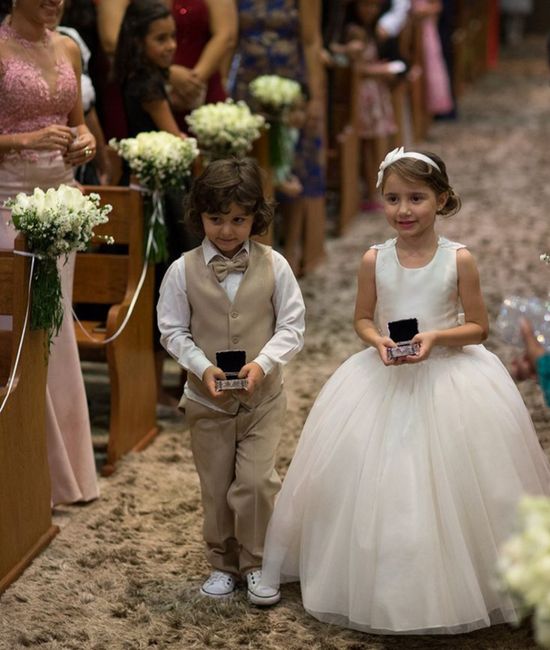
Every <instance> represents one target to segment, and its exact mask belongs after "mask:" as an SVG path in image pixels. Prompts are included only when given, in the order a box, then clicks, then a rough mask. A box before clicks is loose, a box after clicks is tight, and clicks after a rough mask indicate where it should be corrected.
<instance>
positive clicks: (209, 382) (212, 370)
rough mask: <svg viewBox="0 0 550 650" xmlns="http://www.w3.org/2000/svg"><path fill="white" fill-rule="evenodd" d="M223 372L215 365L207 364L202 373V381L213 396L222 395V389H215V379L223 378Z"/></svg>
mask: <svg viewBox="0 0 550 650" xmlns="http://www.w3.org/2000/svg"><path fill="white" fill-rule="evenodd" d="M225 378H226V377H225V372H224V371H223V370H222V369H221V368H217V367H216V366H208V368H207V369H206V370H205V371H204V373H203V375H202V383H203V384H204V386H205V387H206V390H207V391H208V392H209V393H210V395H211V396H212V397H214V398H216V397H220V396H221V395H223V390H216V379H225Z"/></svg>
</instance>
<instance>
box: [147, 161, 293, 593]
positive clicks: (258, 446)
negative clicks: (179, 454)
mask: <svg viewBox="0 0 550 650" xmlns="http://www.w3.org/2000/svg"><path fill="white" fill-rule="evenodd" d="M272 212H273V209H272V206H271V205H270V204H269V202H268V201H266V199H265V197H264V193H263V187H262V177H261V172H260V169H259V167H258V165H257V163H256V162H255V161H254V160H252V159H250V158H245V159H242V160H238V159H236V158H232V159H227V160H217V161H214V162H212V163H210V164H209V165H208V167H207V168H206V170H205V171H204V172H203V173H202V175H201V176H199V177H198V178H197V179H196V180H195V182H194V184H193V186H192V188H191V192H190V195H189V202H188V214H187V217H188V219H189V221H190V222H191V223H192V224H193V225H194V226H195V227H196V228H197V229H198V230H199V231H200V232H201V234H203V235H204V239H203V242H202V244H201V246H199V247H198V248H195V249H193V250H192V251H190V252H188V253H185V254H184V255H183V256H182V257H180V258H179V259H178V260H177V261H176V262H174V263H173V264H172V266H171V267H170V269H169V270H168V273H167V274H166V276H165V278H164V280H163V283H162V287H161V292H160V300H159V303H158V307H157V311H158V320H159V328H160V331H161V332H162V339H161V340H162V344H163V345H164V346H165V347H166V349H167V350H168V352H169V353H170V354H171V355H172V356H173V357H174V359H176V360H177V362H178V363H179V364H180V365H181V366H182V367H183V368H185V369H186V370H187V371H188V373H189V374H188V378H187V383H186V385H185V391H184V396H183V398H182V402H181V405H182V407H183V408H184V410H185V417H186V419H187V423H188V425H189V427H190V429H191V446H192V450H193V458H194V460H195V465H196V467H197V471H198V473H199V478H200V482H201V492H202V502H203V509H204V528H203V533H204V540H205V542H206V548H207V559H208V561H209V562H210V564H211V565H212V569H213V572H212V574H211V575H210V576H209V578H208V579H207V580H206V581H205V583H204V584H203V586H202V589H201V593H202V594H203V595H205V596H210V597H214V598H215V597H224V596H230V595H231V594H232V593H233V591H234V589H235V586H236V582H237V580H238V579H239V578H240V577H241V576H242V577H243V578H246V582H247V586H248V598H249V600H250V601H251V602H253V603H255V604H270V603H274V602H276V601H277V600H278V599H279V593H278V590H277V589H275V590H272V589H261V588H260V587H259V582H260V578H261V571H260V567H261V565H262V552H263V544H264V537H265V530H266V526H267V522H268V520H269V517H270V515H271V511H272V509H273V501H274V499H275V495H276V493H277V491H278V490H279V487H280V481H279V477H278V476H277V473H276V471H275V451H276V449H277V445H278V443H279V439H280V435H281V429H282V426H283V422H284V412H285V396H284V393H283V387H282V371H281V367H282V366H283V365H284V364H286V363H287V362H288V361H290V359H291V358H292V357H293V356H294V355H295V354H296V353H297V352H299V350H300V349H301V348H302V345H303V333H304V303H303V300H302V295H301V293H300V288H299V286H298V283H297V282H296V279H295V278H294V275H293V273H292V271H291V269H290V267H289V265H288V263H287V262H286V260H285V259H284V257H282V255H280V254H278V253H276V252H275V251H273V250H271V248H269V247H268V246H264V245H262V244H259V243H257V242H254V241H252V240H251V239H250V236H251V235H256V234H261V233H262V232H265V230H266V229H267V227H268V226H269V222H270V221H271V218H272ZM227 350H241V351H242V350H244V352H245V355H246V360H245V364H244V365H243V367H242V368H241V369H240V372H239V377H240V378H246V379H247V380H248V387H247V388H246V390H229V391H227V390H224V391H221V390H218V389H217V388H216V380H217V379H225V374H224V372H223V371H222V370H221V368H219V367H218V359H217V355H216V353H217V352H218V351H227Z"/></svg>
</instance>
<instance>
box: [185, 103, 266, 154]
mask: <svg viewBox="0 0 550 650" xmlns="http://www.w3.org/2000/svg"><path fill="white" fill-rule="evenodd" d="M185 119H186V121H187V123H188V124H189V128H190V130H191V132H192V133H193V134H194V135H195V136H196V138H197V140H198V141H199V147H200V149H201V152H203V153H205V154H206V155H207V156H208V155H209V156H211V157H224V156H231V155H235V156H241V155H244V154H245V153H247V152H248V151H250V149H251V148H252V143H253V142H254V140H257V139H258V138H259V137H260V130H261V129H262V127H263V126H264V125H265V118H264V117H263V116H262V115H257V114H254V113H252V112H251V111H250V108H249V107H248V106H247V104H245V103H244V102H242V101H239V102H234V101H233V100H231V99H228V100H226V101H225V102H216V103H214V104H205V105H204V106H200V107H199V108H196V109H195V110H194V111H192V113H191V114H190V115H188V116H187V117H186V118H185Z"/></svg>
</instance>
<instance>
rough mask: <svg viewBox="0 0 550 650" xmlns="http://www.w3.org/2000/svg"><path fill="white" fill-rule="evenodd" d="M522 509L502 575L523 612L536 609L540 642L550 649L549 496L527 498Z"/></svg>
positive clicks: (504, 555) (504, 553)
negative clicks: (520, 526)
mask: <svg viewBox="0 0 550 650" xmlns="http://www.w3.org/2000/svg"><path fill="white" fill-rule="evenodd" d="M519 512H520V518H521V524H522V529H521V531H520V532H518V533H517V534H516V535H514V536H513V537H511V538H510V539H509V540H508V541H507V542H506V544H505V545H504V546H503V548H502V550H501V555H500V559H499V569H500V575H501V576H502V583H503V585H504V587H505V588H506V589H507V590H508V591H509V592H510V593H511V594H512V596H513V597H514V598H515V599H516V601H517V603H518V605H519V606H520V607H522V609H523V611H524V613H525V614H528V613H530V612H533V614H534V626H535V635H536V640H537V643H538V644H539V645H541V646H543V647H545V648H550V499H548V498H547V497H525V498H524V499H523V500H522V501H521V503H520V506H519Z"/></svg>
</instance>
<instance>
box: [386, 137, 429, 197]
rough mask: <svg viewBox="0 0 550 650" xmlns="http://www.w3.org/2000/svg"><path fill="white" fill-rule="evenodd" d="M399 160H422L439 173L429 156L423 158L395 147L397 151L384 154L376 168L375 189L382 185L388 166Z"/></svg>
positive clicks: (414, 152)
mask: <svg viewBox="0 0 550 650" xmlns="http://www.w3.org/2000/svg"><path fill="white" fill-rule="evenodd" d="M401 158H416V159H417V160H423V161H424V162H425V163H428V165H431V166H432V167H435V168H436V169H437V171H438V172H440V171H441V169H440V168H439V165H438V164H437V163H435V162H434V161H433V160H432V159H431V158H430V157H429V156H425V155H424V154H423V153H417V152H416V151H405V148H404V147H397V149H393V150H392V151H390V152H389V153H388V154H386V157H385V158H384V160H383V161H382V162H381V163H380V167H379V168H378V178H377V179H376V187H377V188H378V187H380V186H381V185H382V179H383V178H384V171H385V170H386V169H387V168H388V167H389V166H390V165H393V163H394V162H396V161H398V160H400V159H401Z"/></svg>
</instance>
